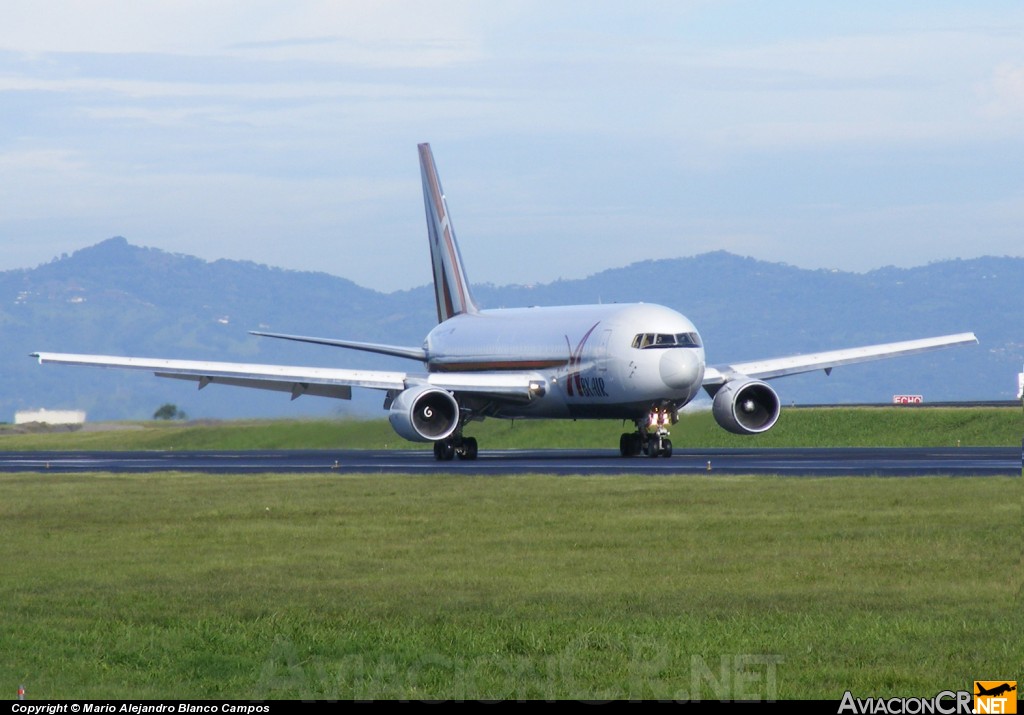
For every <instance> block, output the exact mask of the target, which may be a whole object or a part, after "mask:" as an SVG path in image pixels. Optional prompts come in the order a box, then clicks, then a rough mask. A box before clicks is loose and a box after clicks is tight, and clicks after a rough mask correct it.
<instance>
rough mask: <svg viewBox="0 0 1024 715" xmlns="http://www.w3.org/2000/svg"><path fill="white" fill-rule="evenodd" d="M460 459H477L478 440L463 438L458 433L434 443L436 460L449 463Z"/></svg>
mask: <svg viewBox="0 0 1024 715" xmlns="http://www.w3.org/2000/svg"><path fill="white" fill-rule="evenodd" d="M456 456H457V457H458V458H459V459H476V438H475V437H463V436H462V434H461V433H458V432H456V433H455V434H453V435H452V436H451V437H447V438H446V439H441V440H438V441H437V442H434V459H436V460H437V461H438V462H447V461H450V460H452V459H455V457H456Z"/></svg>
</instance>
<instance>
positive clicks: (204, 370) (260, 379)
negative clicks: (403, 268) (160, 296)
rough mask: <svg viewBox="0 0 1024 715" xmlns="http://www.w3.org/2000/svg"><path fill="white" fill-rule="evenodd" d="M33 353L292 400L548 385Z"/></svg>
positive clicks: (477, 376) (527, 395) (496, 376)
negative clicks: (361, 390) (428, 388)
mask: <svg viewBox="0 0 1024 715" xmlns="http://www.w3.org/2000/svg"><path fill="white" fill-rule="evenodd" d="M32 357H34V358H36V359H38V360H39V364H40V365H45V364H56V365H85V366H91V367H107V368H120V369H124V370H142V371H144V372H152V373H153V374H154V375H156V376H157V377H170V378H174V379H178V380H192V381H194V382H197V383H199V389H203V388H204V387H206V386H207V385H212V384H217V385H234V386H236V387H249V388H255V389H259V390H276V391H278V392H288V393H291V396H292V399H293V400H294V399H295V398H296V397H300V396H302V395H316V396H319V397H333V398H336V399H341V400H350V399H352V388H353V387H365V388H369V389H374V390H393V391H398V392H400V391H402V390H405V389H407V388H409V387H412V386H414V385H432V386H434V387H440V388H442V389H445V390H450V391H452V392H455V393H461V394H467V395H477V396H480V397H488V398H492V399H504V400H510V401H516V402H520V401H521V402H526V401H529V400H531V399H533V397H535V396H537V395H538V394H543V391H544V389H545V383H544V380H543V378H542V377H541V376H540V375H539V374H537V373H531V372H509V373H459V372H452V373H441V374H430V373H407V372H391V371H384V370H349V369H344V368H327V367H298V366H292V365H259V364H249V363H234V362H209V361H205V360H165V359H162V358H142V357H119V356H116V355H77V354H71V353H45V352H39V353H32Z"/></svg>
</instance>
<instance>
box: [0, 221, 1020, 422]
mask: <svg viewBox="0 0 1024 715" xmlns="http://www.w3.org/2000/svg"><path fill="white" fill-rule="evenodd" d="M1021 286H1024V259H1019V258H1008V257H1003V258H997V257H987V258H979V259H973V260H955V261H945V262H939V263H932V264H929V265H926V266H921V267H917V268H910V269H899V268H883V269H879V270H876V271H871V272H869V273H864V274H856V273H847V272H841V271H824V270H805V269H800V268H796V267H793V266H789V265H785V264H777V263H768V262H764V261H757V260H754V259H751V258H743V257H739V256H735V255H732V254H729V253H725V252H714V253H708V254H703V255H699V256H693V257H689V258H678V259H671V260H658V261H642V262H638V263H634V264H632V265H629V266H626V267H623V268H616V269H611V270H607V271H603V272H601V273H598V274H595V275H593V276H589V277H588V278H585V279H580V280H571V281H569V280H565V281H556V282H553V283H548V284H542V285H535V286H529V287H527V286H517V285H511V286H494V285H489V284H488V285H480V286H476V287H475V288H474V290H475V291H476V297H477V299H478V302H479V303H481V304H482V307H485V308H494V307H508V306H522V305H555V304H562V303H566V304H572V303H587V302H597V301H604V302H627V301H629V302H631V301H646V302H654V303H661V304H664V305H667V306H669V307H672V308H674V309H676V310H679V311H680V312H682V313H684V314H686V315H687V316H688V317H690V318H691V319H692V320H693V321H694V322H695V323H696V325H697V326H698V328H699V329H700V331H701V334H702V336H703V338H704V341H705V344H706V346H707V353H708V360H709V362H721V361H725V360H737V359H750V358H756V357H771V356H774V355H781V354H788V353H792V352H810V351H814V350H820V349H830V348H837V347H847V346H852V345H860V344H869V343H874V342H886V341H892V340H901V339H906V338H914V337H924V336H928V335H938V334H944V333H954V332H961V331H969V330H971V331H974V332H976V333H977V334H978V337H979V339H980V341H981V344H980V345H979V346H976V347H970V348H961V349H953V350H949V351H945V352H940V353H936V354H933V355H925V356H916V357H911V358H902V359H897V360H892V361H886V362H882V363H875V364H869V365H861V366H853V367H847V368H841V369H838V370H836V371H835V372H834V373H833V374H832V375H831V376H830V377H825V376H824V375H823V374H821V373H814V374H811V375H806V376H797V377H793V378H786V379H784V380H780V381H778V382H777V383H776V388H777V389H778V391H779V393H780V396H781V397H782V399H783V402H784V403H786V404H790V403H799V404H807V403H844V402H845V403H851V402H885V401H888V400H889V399H891V396H892V394H894V393H914V394H922V395H924V396H925V399H926V400H929V401H940V400H997V399H1012V398H1013V397H1014V396H1015V394H1016V374H1017V373H1018V372H1019V371H1020V369H1021V364H1022V362H1024V335H1022V332H1021V326H1024V300H1022V299H1021ZM0 296H2V302H0V325H2V327H3V331H4V335H5V338H6V339H5V341H4V344H5V346H6V347H7V349H6V350H4V351H3V352H2V353H0V368H2V370H0V420H11V419H13V417H14V412H15V411H16V410H20V409H32V408H38V407H46V408H48V409H70V408H75V409H84V410H86V411H87V412H88V413H89V419H90V420H98V419H140V418H147V417H149V416H150V415H152V413H153V411H154V410H155V409H156V408H157V407H158V406H160V405H161V404H163V403H166V402H172V403H174V404H176V405H178V407H179V408H180V409H182V410H184V411H185V412H187V413H188V414H189V415H190V416H192V417H210V418H236V417H272V416H307V415H331V414H338V413H342V414H351V413H358V414H366V413H372V414H378V415H379V414H380V412H379V407H380V401H381V395H379V394H377V393H363V394H362V395H360V396H359V397H358V399H356V400H354V401H353V402H352V403H345V402H339V401H332V400H325V399H319V398H304V399H301V400H298V401H295V402H289V401H288V399H287V398H286V397H284V396H282V395H279V394H276V393H275V394H263V393H261V392H258V391H252V390H240V389H231V388H219V389H218V388H216V387H214V388H212V389H210V390H207V391H204V392H202V393H197V392H196V391H195V388H194V386H191V385H189V384H184V383H179V382H178V381H174V380H159V379H156V378H153V377H151V376H149V375H134V374H126V373H123V372H117V371H107V370H93V369H78V368H61V367H51V368H42V367H39V366H38V365H36V364H35V363H34V361H32V360H31V359H29V358H28V357H27V354H28V353H30V352H32V351H35V350H49V351H60V352H96V353H105V354H131V355H145V356H162V357H180V358H196V359H214V360H245V361H250V362H285V363H292V364H307V365H336V366H351V367H379V368H385V369H400V368H407V367H408V363H406V362H402V361H397V360H389V359H386V358H382V357H380V356H373V355H367V354H363V353H358V352H353V351H345V350H337V349H331V348H326V347H321V346H311V345H300V344H293V343H285V342H282V341H276V340H268V339H260V338H255V337H253V336H250V335H249V334H248V332H247V331H249V330H254V329H263V330H271V331H280V332H290V333H298V334H307V335H323V336H333V337H350V338H354V339H361V340H367V341H375V342H389V343H398V344H407V345H417V344H419V343H420V342H421V340H422V338H423V336H424V335H425V334H426V332H427V331H428V330H429V329H430V328H431V327H432V326H433V324H434V322H435V319H436V318H435V313H434V306H433V296H432V291H431V289H430V287H429V286H423V287H419V288H416V289H413V290H407V291H398V292H395V293H387V294H384V293H379V292H376V291H373V290H369V289H366V288H363V287H361V286H359V285H357V284H356V283H354V282H352V281H351V280H347V279H345V278H340V277H337V276H331V275H327V274H324V273H311V272H301V271H288V270H282V269H278V268H272V267H269V266H265V265H259V264H255V263H251V262H247V261H234V260H219V261H213V262H207V261H203V260H201V259H198V258H195V257H192V256H186V255H180V254H172V253H167V252H165V251H161V250H158V249H154V248H144V247H140V246H135V245H132V244H130V243H129V242H128V241H127V240H125V239H124V238H121V237H117V238H111V239H108V240H106V241H103V242H101V243H98V244H96V245H93V246H90V247H87V248H84V249H82V250H80V251H77V252H75V253H73V254H71V255H66V256H61V257H59V258H56V259H54V260H53V261H51V262H49V263H46V264H43V265H40V266H38V267H36V268H31V269H19V270H11V271H4V272H0Z"/></svg>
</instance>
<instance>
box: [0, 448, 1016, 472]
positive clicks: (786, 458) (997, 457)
mask: <svg viewBox="0 0 1024 715" xmlns="http://www.w3.org/2000/svg"><path fill="white" fill-rule="evenodd" d="M156 471H160V472H165V471H181V472H206V473H211V474H247V473H251V474H258V473H267V472H278V473H337V474H353V473H402V474H444V473H454V474H465V475H480V476H486V475H515V474H536V473H543V474H556V475H575V474H584V475H601V474H637V475H648V476H652V475H665V476H667V475H694V474H704V475H714V474H779V475H786V476H890V477H902V476H923V475H950V476H961V477H983V476H1021V471H1022V449H1021V448H1017V447H948V448H842V449H729V450H725V449H690V450H679V449H677V450H676V451H675V454H673V455H672V456H671V457H668V458H665V457H632V458H623V457H620V456H619V453H618V451H617V450H481V451H480V453H479V457H478V458H477V459H476V460H473V461H462V460H459V459H454V460H452V461H450V462H438V461H436V460H435V459H434V455H433V452H432V451H429V450H259V451H242V452H224V451H203V452H183V451H182V452H179V451H172V452H0V472H55V473H56V472H61V473H64V472H119V473H132V472H156Z"/></svg>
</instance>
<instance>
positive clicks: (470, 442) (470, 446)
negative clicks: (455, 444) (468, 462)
mask: <svg viewBox="0 0 1024 715" xmlns="http://www.w3.org/2000/svg"><path fill="white" fill-rule="evenodd" d="M455 453H456V454H457V455H459V459H476V437H466V438H465V439H463V440H462V446H461V447H459V448H458V449H457V450H455Z"/></svg>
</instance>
